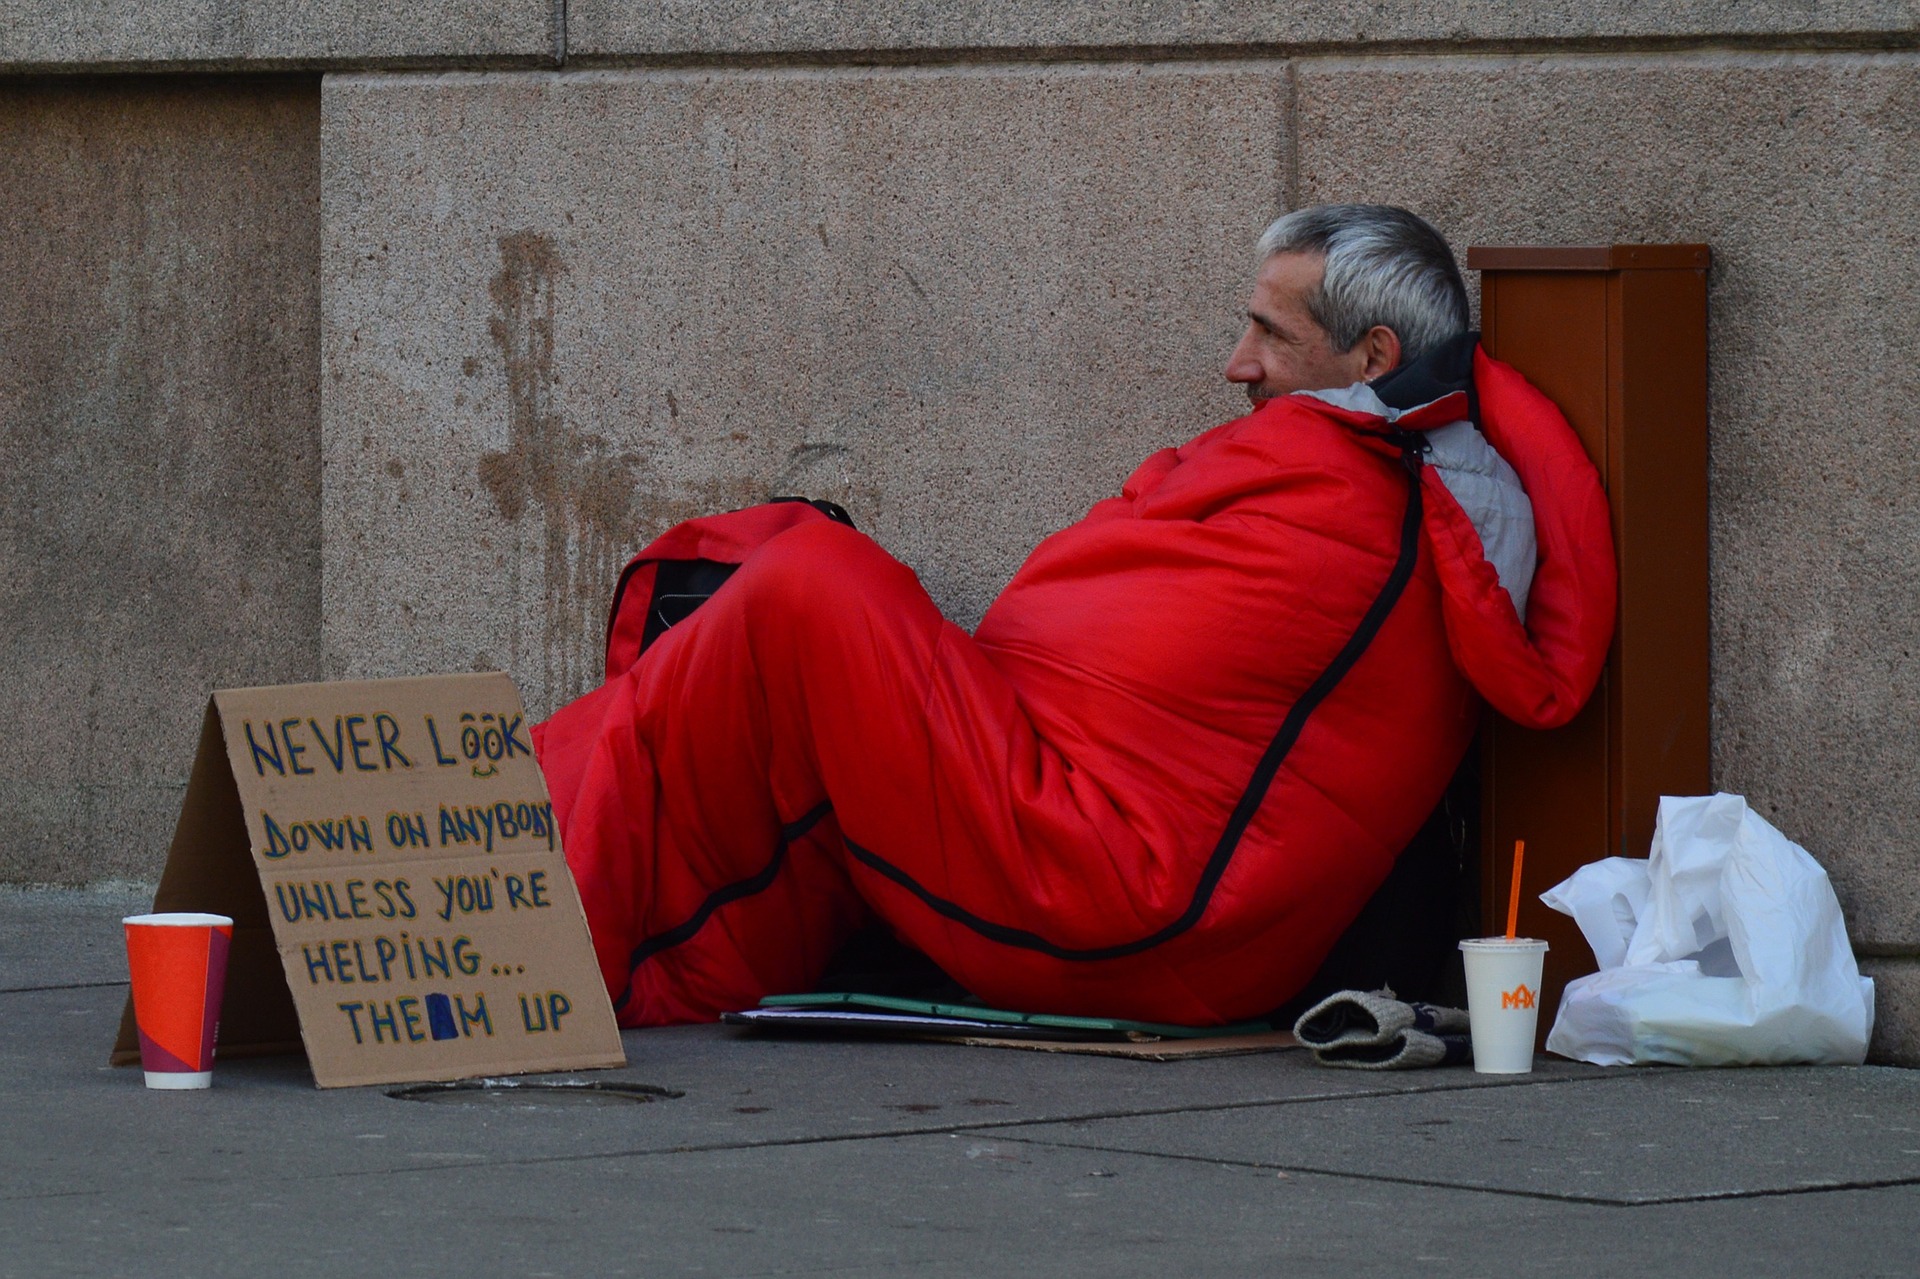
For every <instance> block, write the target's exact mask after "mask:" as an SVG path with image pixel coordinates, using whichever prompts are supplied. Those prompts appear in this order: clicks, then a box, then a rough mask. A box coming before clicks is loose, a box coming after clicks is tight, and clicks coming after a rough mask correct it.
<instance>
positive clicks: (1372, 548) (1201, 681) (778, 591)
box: [534, 352, 1616, 1026]
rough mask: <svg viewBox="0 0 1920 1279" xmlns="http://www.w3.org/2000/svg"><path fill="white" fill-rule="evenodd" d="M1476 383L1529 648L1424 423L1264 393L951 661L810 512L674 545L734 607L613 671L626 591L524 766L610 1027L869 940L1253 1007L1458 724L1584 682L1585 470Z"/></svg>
mask: <svg viewBox="0 0 1920 1279" xmlns="http://www.w3.org/2000/svg"><path fill="white" fill-rule="evenodd" d="M1472 368H1473V381H1474V383H1475V389H1476V390H1477V392H1478V408H1479V414H1478V418H1479V425H1480V427H1481V431H1482V432H1484V442H1480V436H1479V435H1477V434H1475V433H1473V432H1471V431H1470V430H1467V428H1464V427H1462V428H1456V430H1457V431H1465V432H1466V433H1467V434H1470V435H1474V440H1475V447H1478V448H1480V449H1481V450H1482V451H1483V452H1484V451H1485V445H1486V444H1491V445H1492V446H1493V448H1494V449H1495V450H1497V451H1498V453H1499V455H1500V456H1501V457H1503V458H1504V459H1505V462H1506V463H1510V464H1511V468H1512V469H1511V471H1507V470H1505V467H1504V464H1501V470H1502V471H1503V473H1504V474H1506V475H1507V476H1508V477H1509V481H1511V477H1512V475H1513V472H1517V473H1518V484H1517V485H1511V484H1510V486H1511V487H1514V488H1516V490H1517V488H1518V487H1520V486H1523V487H1524V491H1525V499H1527V500H1530V501H1531V505H1532V525H1533V535H1534V539H1535V541H1536V542H1537V570H1535V569H1533V567H1532V565H1533V561H1531V560H1529V561H1527V567H1528V570H1529V571H1531V579H1530V585H1531V591H1530V597H1528V598H1526V599H1525V618H1526V620H1525V622H1524V623H1523V622H1522V620H1521V615H1520V612H1519V610H1518V608H1517V606H1516V603H1515V598H1514V596H1515V594H1516V593H1518V594H1519V595H1521V596H1523V597H1525V596H1527V595H1528V593H1527V592H1526V590H1525V587H1526V586H1527V585H1528V583H1527V581H1526V580H1522V581H1519V582H1518V583H1516V582H1514V581H1506V582H1505V584H1503V578H1502V572H1501V571H1497V570H1496V567H1495V565H1494V563H1493V562H1491V561H1490V559H1489V557H1488V553H1486V551H1485V549H1484V548H1483V546H1482V537H1481V530H1480V529H1479V528H1478V527H1477V526H1476V524H1475V523H1474V521H1473V519H1472V518H1470V516H1469V514H1468V513H1467V511H1466V510H1465V509H1463V506H1462V504H1461V501H1460V500H1458V499H1457V498H1456V494H1455V489H1454V488H1452V487H1450V481H1449V478H1448V476H1447V475H1443V474H1442V472H1441V469H1440V467H1439V466H1438V465H1437V464H1436V465H1429V464H1428V458H1429V455H1430V454H1432V452H1433V450H1432V449H1431V448H1430V446H1429V443H1428V440H1429V434H1428V433H1429V432H1432V433H1434V434H1433V437H1432V438H1436V439H1437V438H1438V431H1437V428H1442V427H1447V426H1449V425H1450V424H1455V423H1458V422H1460V421H1461V419H1463V418H1466V417H1467V416H1468V397H1467V396H1466V395H1463V394H1458V393H1455V394H1449V395H1445V396H1443V397H1442V398H1440V399H1438V400H1436V401H1434V402H1432V403H1429V404H1426V405H1424V406H1420V407H1416V408H1414V409H1412V410H1411V411H1408V412H1405V413H1400V414H1398V415H1397V417H1396V416H1395V415H1394V414H1395V411H1391V410H1389V411H1385V412H1370V411H1366V410H1364V409H1362V408H1355V407H1343V406H1342V405H1341V404H1340V403H1330V402H1328V399H1327V398H1315V397H1313V396H1310V395H1291V396H1286V397H1283V398H1280V399H1275V400H1270V401H1267V402H1266V403H1265V404H1264V405H1262V406H1261V407H1260V408H1258V409H1257V410H1256V411H1255V412H1253V413H1252V414H1250V415H1248V416H1247V417H1244V418H1241V419H1239V420H1237V421H1234V422H1230V423H1228V424H1226V425H1225V426H1222V427H1219V428H1216V429H1215V430H1212V431H1209V432H1207V433H1206V434H1204V435H1202V436H1200V437H1198V438H1197V439H1194V440H1192V441H1191V442H1189V443H1188V444H1186V445H1184V446H1183V447H1181V448H1179V449H1178V450H1174V449H1168V450H1164V451H1162V452H1160V453H1157V454H1155V455H1154V456H1153V457H1151V458H1149V459H1148V460H1147V461H1146V463H1145V464H1143V465H1142V466H1141V467H1140V468H1139V469H1138V470H1137V471H1136V472H1135V473H1134V475H1133V476H1132V478H1131V479H1129V480H1128V481H1127V483H1126V485H1125V487H1124V488H1123V490H1122V492H1121V494H1120V495H1119V496H1118V497H1114V498H1110V499H1108V500H1106V501H1103V502H1101V503H1099V504H1098V505H1097V506H1095V507H1094V508H1093V509H1092V510H1091V511H1090V512H1089V513H1088V514H1087V516H1086V517H1085V518H1084V519H1082V520H1081V521H1080V522H1078V523H1077V524H1074V525H1072V526H1071V527H1069V528H1067V529H1065V530H1063V531H1061V532H1060V533H1057V534H1055V535H1054V536H1052V537H1050V538H1048V539H1047V540H1046V541H1045V542H1043V543H1042V544H1041V545H1040V546H1039V548H1038V549H1037V550H1035V551H1034V553H1033V555H1032V556H1031V557H1030V558H1029V559H1028V560H1027V562H1026V564H1025V565H1024V566H1023V567H1022V568H1021V570H1020V572H1019V573H1018V574H1017V575H1016V576H1015V577H1014V579H1013V581H1012V582H1011V584H1009V585H1008V587H1007V589H1006V590H1005V592H1004V593H1003V594H1002V595H1001V596H1000V597H999V599H998V600H997V601H995V603H994V604H993V606H992V608H991V609H990V610H989V611H988V613H987V615H986V618H985V620H984V621H982V623H981V625H980V628H979V630H978V631H977V633H975V634H974V635H971V636H970V635H968V634H967V633H966V632H964V631H962V630H960V629H959V628H958V627H956V626H954V625H952V624H951V623H949V622H947V621H946V620H944V619H943V618H942V617H941V615H940V613H939V611H938V610H937V609H936V608H935V607H934V605H933V603H932V601H931V600H929V599H928V597H927V595H926V593H925V591H924V590H922V589H921V587H920V584H919V581H918V580H917V579H916V578H915V577H914V575H913V573H912V572H911V571H910V570H908V569H907V568H906V567H905V566H903V565H902V564H900V563H899V562H897V561H896V560H894V559H892V558H891V557H890V556H888V555H887V554H886V553H885V552H883V551H882V550H881V549H880V548H879V547H878V546H877V545H876V544H875V543H874V542H872V541H871V540H870V539H868V538H867V537H865V536H864V535H862V534H860V533H858V532H855V531H854V530H852V529H851V528H848V527H846V526H845V525H843V524H841V523H838V522H836V521H835V520H833V519H830V518H828V517H827V516H825V515H822V514H821V513H820V512H819V511H817V510H815V509H814V508H813V507H810V506H807V505H805V504H801V503H790V504H777V505H770V506H766V507H757V508H754V509H752V510H749V511H742V512H735V513H733V514H730V515H723V516H716V517H711V518H710V519H706V520H694V521H691V522H689V523H687V524H684V525H681V526H678V527H677V528H675V529H673V530H671V531H669V532H668V533H667V534H666V535H665V536H664V537H662V538H661V539H660V541H659V542H657V543H655V545H654V546H652V547H649V548H648V550H647V551H646V552H644V553H643V554H642V555H641V557H640V558H639V559H638V560H637V561H636V565H637V566H639V568H640V570H641V571H642V572H643V573H644V574H646V575H651V574H652V573H654V572H657V571H659V569H660V566H662V565H668V564H673V563H684V562H687V561H694V560H707V561H717V562H720V563H723V564H737V565H738V569H737V571H735V572H733V573H732V575H731V577H730V578H729V579H728V580H726V581H725V584H724V585H723V586H721V587H720V589H718V590H717V591H716V592H715V593H713V594H712V598H711V599H710V600H709V601H708V602H706V603H705V604H704V605H702V606H701V607H700V608H699V609H698V610H697V611H693V612H691V613H690V614H688V615H687V616H686V617H685V618H684V620H680V621H678V623H677V624H676V625H672V626H671V628H670V629H662V627H663V624H664V621H665V620H668V619H661V620H658V621H655V622H654V623H653V627H652V629H653V630H654V631H655V632H656V635H655V636H648V637H646V638H647V639H649V640H651V642H650V643H647V644H645V645H644V652H643V651H642V649H643V644H642V637H641V636H640V634H639V633H638V632H639V630H640V629H641V628H642V627H643V626H644V625H645V623H646V620H647V619H646V612H647V610H646V607H645V603H646V601H647V600H648V599H649V598H650V596H649V592H648V590H645V589H641V590H634V589H631V587H632V584H631V583H630V584H629V587H630V589H629V590H628V591H627V593H626V595H625V596H623V601H624V605H625V606H624V607H622V608H621V609H619V610H617V611H616V617H615V622H614V626H613V629H612V632H611V635H610V640H611V643H610V649H609V669H608V681H607V683H606V684H605V686H603V687H602V688H600V689H599V690H597V691H595V692H593V693H591V694H589V695H587V696H586V697H584V698H582V699H580V700H579V701H577V702H575V703H573V704H572V705H570V706H568V707H566V708H565V709H563V710H562V711H560V712H559V713H558V714H557V715H555V716H554V717H553V718H552V719H551V720H549V721H547V722H546V723H545V724H543V725H541V726H539V727H537V728H536V729H535V730H534V735H535V736H534V740H535V744H536V748H537V749H538V751H539V754H540V759H541V763H542V765H543V766H544V767H545V769H546V772H547V777H548V782H549V785H550V786H551V788H552V791H553V799H554V805H555V811H556V813H557V814H558V815H559V820H560V829H561V833H562V837H563V840H564V845H565V848H566V853H567V860H568V864H569V865H570V866H571V867H572V869H573V872H574V874H575V876H576V877H577V878H578V881H579V885H580V890H581V894H582V897H583V900H584V902H585V905H586V910H587V918H588V922H589V924H590V925H591V928H592V933H593V938H594V945H595V948H596V951H597V954H598V957H599V962H600V966H601V971H602V973H603V975H604V976H605V979H606V982H607V989H608V991H609V992H610V993H611V995H612V996H613V998H614V1001H615V1007H616V1010H617V1012H618V1014H619V1018H620V1020H621V1022H622V1023H623V1024H625V1025H630V1026H633V1025H657V1024H662V1023H669V1022H683V1021H699V1020H710V1019H712V1018H713V1017H714V1016H716V1015H717V1014H718V1013H720V1012H722V1011H725V1010H728V1009H734V1008H743V1007H749V1006H751V1005H752V1004H754V1003H755V1002H756V1001H757V1000H758V999H759V998H760V997H761V996H763V995H766V994H769V993H777V992H785V991H796V990H804V989H808V988H809V987H810V985H811V983H812V982H813V981H814V980H816V979H817V978H818V977H819V975H820V973H821V971H822V969H823V967H824V966H825V964H826V963H827V961H828V959H829V958H830V957H831V956H832V955H833V953H834V952H835V951H836V949H837V948H838V947H839V946H840V945H841V944H842V943H843V942H844V941H845V940H846V939H847V938H848V936H849V935H851V933H852V932H854V931H855V930H856V929H858V928H859V927H861V926H862V925H863V924H865V923H866V922H868V921H869V920H870V919H871V918H872V917H873V916H874V915H878V916H879V917H880V918H881V919H883V920H885V921H886V923H887V924H889V925H890V926H891V927H892V928H893V929H894V930H895V931H896V932H897V933H898V934H899V935H900V936H901V937H902V938H904V939H906V940H907V941H909V942H911V943H912V944H913V945H914V946H916V947H918V948H919V949H920V950H922V951H924V952H926V954H927V955H928V956H929V957H931V958H932V959H933V960H934V961H935V962H936V963H938V964H939V965H940V967H941V968H942V969H944V970H945V971H946V972H947V973H948V974H950V975H951V976H952V977H953V978H954V979H955V980H956V981H957V982H959V983H960V984H961V985H962V986H964V987H966V988H967V989H968V990H970V991H972V992H974V993H975V994H976V995H978V996H980V997H981V998H983V999H985V1000H986V1001H987V1002H988V1003H989V1004H993V1005H997V1006H1001V1007H1010V1008H1021V1009H1026V1010H1032V1011H1045V1012H1059V1013H1080V1014H1087V1015H1099V1016H1116V1017H1129V1018H1139V1019H1144V1020H1152V1021H1163V1022H1177V1023H1187V1024H1196V1025H1198V1024H1217V1023H1220V1022H1225V1021H1232V1020H1238V1019H1242V1018H1247V1017H1251V1016H1257V1015H1260V1014H1263V1013H1265V1012H1267V1011H1269V1010H1271V1009H1273V1008H1275V1007H1276V1006H1278V1005H1279V1004H1281V1003H1282V1002H1284V1001H1285V1000H1286V999H1287V998H1289V997H1290V996H1291V995H1292V994H1294V993H1295V992H1296V991H1297V990H1298V989H1299V988H1300V987H1301V986H1302V985H1303V984H1304V983H1305V982H1306V981H1307V980H1308V979H1309V978H1310V977H1311V976H1312V974H1313V973H1314V971H1315V969H1316V968H1317V966H1318V965H1319V963H1320V962H1321V960H1322V959H1323V958H1324V957H1325V956H1326V954H1327V952H1328V950H1329V948H1330V947H1331V946H1332V944H1333V942H1334V941H1335V940H1336V939H1337V938H1338V937H1339V935H1340V934H1341V932H1342V931H1343V930H1344V929H1345V928H1346V927H1347V925H1348V924H1349V923H1351V922H1352V920H1353V919H1354V917H1355V916H1356V915H1357V914H1358V912H1359V910H1360V908H1361V906H1362V905H1363V904H1365V902H1366V901H1367V899H1368V897H1369V896H1370V895H1371V894H1372V893H1373V891H1374V890H1375V889H1376V888H1377V887H1378V886H1379V884H1380V883H1381V881H1382V880H1383V879H1384V878H1385V876H1386V874H1387V872H1388V870H1389V869H1390V868H1391V866H1392V863H1393V859H1394V857H1395V855H1396V854H1397V853H1398V851H1399V850H1400V849H1401V848H1402V847H1404V846H1405V845H1406V843H1407V841H1408V839H1409V838H1410V837H1411V836H1412V835H1413V833H1414V831H1415V830H1416V829H1417V828H1418V827H1419V825H1420V824H1421V822H1422V821H1423V819H1425V818H1426V816H1427V815H1428V813H1429V812H1430V811H1431V810H1432V808H1433V806H1434V804H1435V802H1436V800H1437V799H1438V797H1439V795H1440V793H1441V791H1442V789H1443V788H1444V786H1445V784H1446V782H1447V780H1448V778H1449V777H1450V776H1451V774H1452V772H1453V770H1454V768H1455V767H1456V766H1457V764H1458V763H1459V760H1460V758H1461V755H1462V753H1463V752H1464V751H1465V749H1466V747H1467V744H1468V742H1469V740H1470V739H1471V737H1472V735H1473V732H1474V729H1475V725H1476V722H1477V719H1478V717H1479V713H1480V702H1481V698H1482V697H1484V698H1486V699H1487V700H1488V701H1490V702H1491V703H1492V704H1493V705H1494V707H1495V708H1496V709H1498V710H1499V711H1501V712H1502V713H1504V714H1506V715H1509V716H1511V717H1513V718H1514V719H1516V720H1518V721H1520V722H1521V723H1523V724H1527V725H1530V726H1534V727H1542V728H1545V727H1552V726H1555V725H1558V724H1562V723H1565V722H1566V721H1567V720H1568V719H1570V718H1572V716H1573V715H1574V713H1575V712H1576V711H1577V710H1578V709H1579V708H1580V706H1581V704H1582V703H1583V702H1584V701H1585V699H1586V697H1587V696H1588V694H1589V693H1590V692H1591V690H1592V688H1593V685H1594V682H1595V680H1596V679H1597V678H1598V676H1599V672H1600V669H1601V666H1602V664H1603V662H1604V660H1605V655H1606V650H1607V646H1608V642H1609V638H1610V636H1611V633H1612V629H1613V613H1614V602H1615V588H1616V584H1615V573H1614V561H1613V551H1612V542H1611V537H1610V533H1609V528H1608V519H1607V507H1606V501H1605V498H1604V495H1603V494H1602V492H1601V489H1600V484H1599V481H1598V477H1597V476H1596V474H1595V472H1594V469H1593V466H1592V465H1591V463H1590V462H1589V461H1588V459H1587V457H1586V455H1585V454H1584V452H1583V451H1582V450H1581V448H1580V445H1579V442H1578V440H1577V439H1576V438H1575V437H1574V435H1573V433H1572V431H1571V430H1570V429H1569V428H1568V427H1567V425H1566V422H1565V420H1564V419H1563V418H1562V417H1561V415H1560V414H1559V412H1558V411H1557V410H1556V409H1555V408H1554V407H1553V405H1552V404H1551V403H1550V402H1548V401H1547V400H1546V398H1545V397H1543V396H1542V395H1540V393H1539V392H1537V391H1536V390H1534V389H1533V388H1532V387H1531V386H1529V385H1528V384H1527V383H1526V382H1525V381H1524V379H1522V378H1521V377H1520V376H1519V375H1518V374H1517V373H1515V372H1514V371H1513V370H1512V369H1510V368H1508V367H1507V366H1505V365H1502V364H1499V363H1498V362H1496V361H1493V360H1491V359H1489V358H1487V357H1486V356H1485V355H1484V354H1480V353H1478V352H1475V354H1474V357H1473V366H1472ZM1329 398H1331V399H1334V400H1338V398H1339V397H1338V396H1333V397H1329ZM1375 403H1377V402H1375ZM1462 491H1464V490H1462ZM1490 544H1491V543H1489V545H1490ZM636 602H637V603H638V607H636ZM657 602H658V601H657V600H656V601H655V603H657Z"/></svg>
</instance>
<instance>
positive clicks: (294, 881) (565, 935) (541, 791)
mask: <svg viewBox="0 0 1920 1279" xmlns="http://www.w3.org/2000/svg"><path fill="white" fill-rule="evenodd" d="M215 701H216V704H217V706H218V707H219V710H220V714H221V721H222V726H223V730H224V733H225V738H226V744H227V753H228V757H229V761H230V763H231V766H232V769H233V773H234V780H235V782H236V783H237V784H238V786H239V789H240V794H241V799H242V806H243V807H244V809H245V810H246V818H247V827H248V832H249V836H250V838H251V842H252V849H253V853H254V859H255V864H256V867H257V868H258V870H259V872H260V878H261V884H262V887H263V888H264V890H265V892H266V896H267V909H268V915H269V917H270V918H271V920H272V921H273V929H274V937H275V941H276V944H277V946H278V948H279V951H280V955H281V962H282V964H283V965H284V967H285V969H286V974H287V981H288V985H289V986H290V987H291V988H292V990H293V993H294V1002H295V1004H296V1006H297V1007H298V1008H299V1011H300V1018H301V1027H302V1033H303V1034H304V1035H305V1036H306V1038H307V1040H308V1049H309V1054H310V1055H312V1056H314V1057H315V1058H316V1065H315V1073H316V1075H319V1074H320V1062H319V1058H320V1057H321V1056H322V1055H331V1056H332V1057H334V1058H337V1059H339V1060H340V1061H341V1062H345V1063H357V1064H355V1065H353V1066H352V1067H351V1070H352V1071H353V1072H354V1073H357V1074H358V1073H367V1072H372V1073H376V1074H378V1076H379V1078H380V1080H381V1081H382V1082H386V1081H388V1080H394V1079H399V1078H403V1077H418V1078H449V1077H454V1076H455V1075H458V1074H472V1073H483V1072H494V1071H505V1070H514V1069H518V1070H535V1069H555V1068H562V1067H566V1066H573V1065H605V1064H617V1062H618V1061H619V1060H620V1059H621V1057H620V1050H619V1039H618V1032H617V1031H616V1030H615V1028H614V1026H613V1017H612V1010H611V1008H610V1007H609V1006H608V1003H607V999H606V994H605V989H604V987H603V986H602V984H601V982H600V977H599V972H598V968H597V966H596V964H595V962H594V959H593V954H592V948H591V945H590V943H589V940H588V938H587V935H586V925H585V917H584V915H583V913H582V911H581V909H580V903H579V898H578V895H577V893H576V892H575V890H574V886H573V880H572V878H571V877H570V876H569V874H568V872H567V869H566V864H565V862H564V860H563V858H562V857H561V854H560V846H559V838H558V833H557V830H556V827H555V822H554V815H553V805H552V803H551V801H550V800H549V799H548V797H547V793H546V784H545V781H544V779H543V778H542V777H541V775H540V771H539V767H538V764H537V763H536V761H535V758H534V754H533V749H532V744H531V741H530V737H529V732H528V726H527V723H526V715H525V712H524V710H522V708H521V707H520V704H519V695H518V694H517V693H516V692H515V691H514V689H513V686H512V684H511V683H510V682H508V681H507V679H506V678H505V677H504V676H498V675H494V676H444V677H438V678H433V679H419V680H386V681H379V682H369V683H358V684H310V685H300V686H294V687H288V688H275V689H245V690H237V691H234V692H224V693H220V694H217V695H216V698H215ZM316 1043H318V1044H319V1045H320V1046H319V1047H316ZM408 1058H418V1059H419V1064H418V1065H409V1064H406V1059H408ZM502 1059H508V1060H507V1061H506V1062H505V1063H504V1064H503V1060H502ZM429 1069H430V1070H431V1072H432V1073H414V1074H411V1075H409V1074H406V1073H404V1072H408V1071H416V1072H417V1071H421V1070H429ZM395 1072H402V1073H395ZM369 1081H371V1080H370V1079H362V1078H354V1079H351V1080H347V1081H346V1082H369ZM323 1082H324V1081H323Z"/></svg>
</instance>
